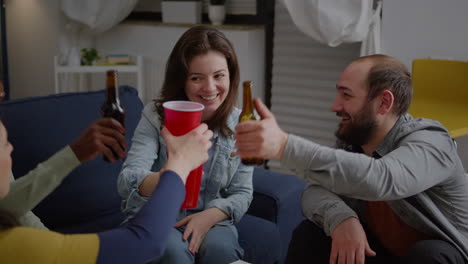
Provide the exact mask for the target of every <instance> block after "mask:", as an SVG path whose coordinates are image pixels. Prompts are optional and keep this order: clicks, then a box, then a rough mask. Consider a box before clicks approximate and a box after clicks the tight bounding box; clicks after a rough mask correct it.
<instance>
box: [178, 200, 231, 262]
mask: <svg viewBox="0 0 468 264" xmlns="http://www.w3.org/2000/svg"><path fill="white" fill-rule="evenodd" d="M228 218H229V217H228V216H227V215H226V214H225V213H224V212H223V211H221V210H219V209H218V208H210V209H207V210H205V211H202V212H199V213H196V214H192V215H189V216H187V217H185V218H184V219H182V220H180V221H179V222H177V223H176V225H175V227H176V228H177V227H181V226H184V225H187V226H186V227H185V231H184V234H183V236H182V239H183V240H184V241H186V240H187V239H188V238H189V237H190V236H191V238H190V243H189V248H188V249H189V250H190V252H192V254H195V253H198V249H199V248H200V245H201V243H202V242H203V239H205V236H206V233H208V231H209V230H210V228H211V227H212V226H214V225H215V224H216V223H218V222H220V221H223V220H226V219H228Z"/></svg>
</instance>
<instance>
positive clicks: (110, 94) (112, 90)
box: [106, 73, 119, 104]
mask: <svg viewBox="0 0 468 264" xmlns="http://www.w3.org/2000/svg"><path fill="white" fill-rule="evenodd" d="M106 98H107V103H108V104H109V103H110V104H112V103H116V104H119V90H118V85H117V76H116V75H115V73H113V74H108V76H107V83H106Z"/></svg>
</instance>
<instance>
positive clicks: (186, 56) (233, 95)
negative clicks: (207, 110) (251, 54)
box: [154, 26, 239, 136]
mask: <svg viewBox="0 0 468 264" xmlns="http://www.w3.org/2000/svg"><path fill="white" fill-rule="evenodd" d="M209 51H217V52H220V53H222V54H223V55H224V57H226V62H227V66H228V70H229V81H230V84H229V91H228V94H227V96H226V99H225V100H224V102H223V103H222V104H221V105H220V106H219V108H218V109H217V110H216V111H215V113H214V115H213V117H211V119H210V120H207V122H206V123H207V125H208V127H209V128H210V129H211V130H218V129H219V131H220V132H221V134H223V135H224V136H228V135H231V134H232V133H233V131H232V130H231V129H230V128H229V127H228V125H227V118H228V116H229V113H230V112H231V111H232V109H233V108H234V105H235V104H236V100H237V92H238V86H239V63H238V61H237V56H236V53H235V52H234V48H233V46H232V44H231V42H230V41H229V40H228V39H227V38H226V36H224V34H223V33H222V32H220V31H219V30H217V29H215V28H213V27H210V26H195V27H192V28H190V29H189V30H187V31H186V32H185V33H184V34H183V35H182V36H181V37H180V39H179V40H178V41H177V43H176V44H175V46H174V48H173V49H172V52H171V54H170V56H169V59H168V61H167V64H166V73H165V77H164V83H163V86H162V90H161V94H160V96H159V97H158V98H157V99H156V100H154V104H155V107H156V112H157V113H158V114H159V116H160V119H161V123H164V109H163V107H162V104H163V103H164V102H167V101H172V100H188V97H187V95H186V93H185V82H186V80H187V75H188V68H189V65H190V62H191V61H192V59H193V58H194V57H196V56H198V55H203V54H206V53H208V52H209Z"/></svg>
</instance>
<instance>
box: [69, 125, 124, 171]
mask: <svg viewBox="0 0 468 264" xmlns="http://www.w3.org/2000/svg"><path fill="white" fill-rule="evenodd" d="M124 134H125V128H124V127H123V126H122V125H121V124H120V123H119V122H118V121H116V120H114V119H112V118H101V119H99V120H97V121H95V122H94V123H92V124H91V125H90V126H89V127H87V128H86V130H85V131H84V132H83V133H82V134H81V135H80V137H79V138H78V139H77V140H75V142H73V143H72V144H70V147H71V149H72V150H73V152H74V153H75V155H76V157H77V158H78V159H79V160H80V162H85V161H88V160H91V159H93V158H95V157H96V156H97V155H98V154H100V153H103V154H104V155H105V156H106V157H107V158H108V159H109V160H110V161H112V162H114V161H117V159H116V157H115V156H114V154H113V153H112V151H114V152H115V153H116V154H117V155H118V157H119V158H120V159H123V158H125V149H126V148H127V142H126V140H125V136H124Z"/></svg>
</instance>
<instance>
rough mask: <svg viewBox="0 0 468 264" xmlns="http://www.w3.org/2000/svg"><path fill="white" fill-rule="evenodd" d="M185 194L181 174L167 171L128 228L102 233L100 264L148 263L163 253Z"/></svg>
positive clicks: (100, 234) (100, 236)
mask: <svg viewBox="0 0 468 264" xmlns="http://www.w3.org/2000/svg"><path fill="white" fill-rule="evenodd" d="M184 196H185V188H184V185H183V183H182V181H181V179H180V178H179V176H178V175H177V174H175V173H174V172H172V171H165V172H164V173H163V174H162V175H161V179H160V181H159V184H158V185H157V187H156V189H155V191H154V192H153V194H152V195H151V198H150V200H149V201H148V202H147V203H146V205H145V206H144V207H143V208H142V209H141V210H140V211H139V212H138V214H136V216H135V217H134V218H133V219H131V220H130V221H129V224H128V225H127V226H126V227H122V228H119V229H114V230H110V231H106V232H102V233H99V238H100V241H101V243H100V245H101V246H100V249H99V256H98V263H144V262H145V261H147V260H149V259H150V258H153V257H158V256H160V255H161V254H162V253H163V252H164V249H165V247H166V243H167V240H168V238H169V233H170V230H171V228H172V227H173V226H174V224H175V222H176V217H177V215H178V213H179V209H180V205H181V204H182V202H183V199H184Z"/></svg>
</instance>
